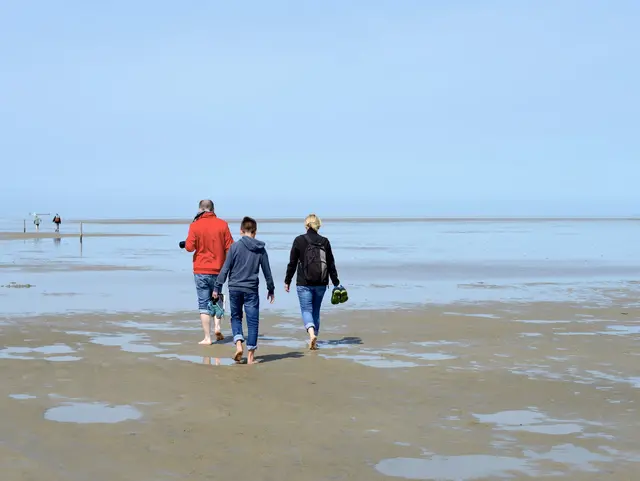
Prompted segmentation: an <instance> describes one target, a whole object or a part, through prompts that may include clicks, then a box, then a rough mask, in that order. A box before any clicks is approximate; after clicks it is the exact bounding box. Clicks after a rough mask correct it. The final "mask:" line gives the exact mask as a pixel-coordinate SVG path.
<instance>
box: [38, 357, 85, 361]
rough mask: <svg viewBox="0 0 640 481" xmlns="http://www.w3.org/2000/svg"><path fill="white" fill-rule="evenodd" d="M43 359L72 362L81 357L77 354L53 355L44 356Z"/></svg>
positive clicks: (79, 359)
mask: <svg viewBox="0 0 640 481" xmlns="http://www.w3.org/2000/svg"><path fill="white" fill-rule="evenodd" d="M44 360H45V361H52V362H73V361H81V360H82V358H81V357H78V356H54V357H45V358H44Z"/></svg>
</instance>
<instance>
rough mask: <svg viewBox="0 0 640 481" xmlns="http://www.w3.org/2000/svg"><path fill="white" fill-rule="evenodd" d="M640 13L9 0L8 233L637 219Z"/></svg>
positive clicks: (5, 40)
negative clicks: (123, 219)
mask: <svg viewBox="0 0 640 481" xmlns="http://www.w3.org/2000/svg"><path fill="white" fill-rule="evenodd" d="M639 22H640V2H638V1H634V0H627V1H625V0H618V1H613V2H606V1H604V0H601V1H592V0H580V1H578V0H574V1H569V0H566V1H565V0H557V1H550V0H549V1H546V2H542V1H533V0H530V1H525V0H522V1H512V0H503V1H492V0H486V1H471V0H467V1H462V0H461V1H454V0H447V1H445V0H441V1H436V0H432V1H427V0H393V1H392V0H387V1H381V0H367V1H364V0H351V1H348V2H347V1H344V0H323V1H322V2H320V1H311V0H307V1H304V0H289V1H283V0H271V1H268V2H266V1H257V0H256V1H252V2H223V1H197V2H196V1H191V2H176V1H174V0H171V1H167V0H164V1H159V0H154V1H150V0H137V1H135V2H131V1H123V0H112V1H110V2H87V1H84V0H82V1H80V0H65V1H63V2H53V1H45V0H40V1H35V0H34V1H24V2H11V1H9V0H0V58H1V59H2V60H1V61H2V64H1V65H2V67H1V68H2V74H1V75H0V133H1V134H0V136H1V139H2V140H1V141H0V159H1V162H2V164H1V165H2V174H3V175H2V189H0V213H2V214H4V215H12V216H16V217H20V218H21V217H22V216H23V215H24V213H25V212H29V211H32V210H34V209H36V210H40V211H60V212H61V213H64V214H65V215H66V216H67V217H73V216H86V215H94V216H100V217H102V216H126V215H130V216H137V215H148V216H164V215H167V216H179V215H183V216H184V215H191V214H192V212H193V210H194V208H195V204H196V203H197V201H198V200H199V199H200V198H203V197H210V198H212V199H213V200H214V201H215V202H216V204H217V209H218V212H219V213H221V214H225V215H229V216H235V215H242V214H253V215H256V216H267V215H291V216H302V215H305V214H306V213H308V212H309V211H317V212H318V213H319V214H323V215H340V214H343V215H393V214H396V215H456V214H459V215H473V214H481V215H517V214H523V215H531V214H539V215H547V214H557V215H564V214H583V215H588V214H598V215H600V214H622V215H627V214H640V189H638V186H637V184H638V178H640V134H638V132H640V120H638V112H640V96H639V95H638V93H637V89H638V85H640V65H639V64H638V62H637V52H638V50H639V49H640V30H638V28H637V26H638V24H639Z"/></svg>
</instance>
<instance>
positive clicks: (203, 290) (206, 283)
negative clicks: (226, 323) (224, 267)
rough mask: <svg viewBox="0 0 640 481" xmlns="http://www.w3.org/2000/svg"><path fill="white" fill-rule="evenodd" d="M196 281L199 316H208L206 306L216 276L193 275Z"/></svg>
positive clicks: (214, 284) (216, 278)
mask: <svg viewBox="0 0 640 481" xmlns="http://www.w3.org/2000/svg"><path fill="white" fill-rule="evenodd" d="M193 277H194V278H195V280H196V292H197V293H198V309H199V310H200V314H209V309H208V308H207V304H209V300H210V299H211V294H212V293H213V289H214V288H215V286H216V281H217V280H218V276H217V274H194V275H193Z"/></svg>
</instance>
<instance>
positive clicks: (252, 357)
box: [247, 351, 259, 364]
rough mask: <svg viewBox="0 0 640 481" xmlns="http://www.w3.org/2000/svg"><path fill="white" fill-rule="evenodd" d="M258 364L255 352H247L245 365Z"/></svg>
mask: <svg viewBox="0 0 640 481" xmlns="http://www.w3.org/2000/svg"><path fill="white" fill-rule="evenodd" d="M258 362H259V361H256V358H255V352H254V351H249V354H247V364H258Z"/></svg>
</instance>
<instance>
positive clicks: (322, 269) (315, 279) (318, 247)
mask: <svg viewBox="0 0 640 481" xmlns="http://www.w3.org/2000/svg"><path fill="white" fill-rule="evenodd" d="M305 237H306V238H307V242H308V244H307V248H306V249H305V251H304V256H303V258H302V259H303V260H302V272H303V274H304V278H305V280H306V281H307V283H309V284H315V285H322V284H327V283H328V281H329V269H328V267H327V251H326V249H325V242H323V241H320V242H313V241H312V240H311V238H309V236H306V235H305Z"/></svg>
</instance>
